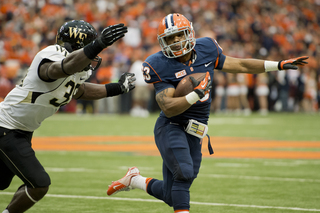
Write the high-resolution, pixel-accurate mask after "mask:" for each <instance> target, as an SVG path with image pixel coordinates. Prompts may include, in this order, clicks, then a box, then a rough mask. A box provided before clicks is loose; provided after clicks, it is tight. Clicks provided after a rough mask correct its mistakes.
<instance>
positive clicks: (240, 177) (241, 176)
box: [199, 174, 320, 183]
mask: <svg viewBox="0 0 320 213" xmlns="http://www.w3.org/2000/svg"><path fill="white" fill-rule="evenodd" d="M199 177H211V178H233V179H248V180H270V181H285V182H286V181H288V182H311V183H320V180H319V179H304V178H286V177H262V176H245V175H225V174H199Z"/></svg>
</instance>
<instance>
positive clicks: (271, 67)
mask: <svg viewBox="0 0 320 213" xmlns="http://www.w3.org/2000/svg"><path fill="white" fill-rule="evenodd" d="M278 64H279V62H277V61H264V70H265V71H266V72H270V71H277V70H278Z"/></svg>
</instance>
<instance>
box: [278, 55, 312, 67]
mask: <svg viewBox="0 0 320 213" xmlns="http://www.w3.org/2000/svg"><path fill="white" fill-rule="evenodd" d="M308 58H309V57H308V56H301V57H298V58H291V59H288V60H281V61H279V63H278V69H279V70H287V69H294V70H296V69H298V67H297V66H296V65H299V66H304V65H305V64H307V63H308V62H306V61H305V60H307V59H308Z"/></svg>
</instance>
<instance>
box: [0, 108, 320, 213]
mask: <svg viewBox="0 0 320 213" xmlns="http://www.w3.org/2000/svg"><path fill="white" fill-rule="evenodd" d="M156 118H157V115H156V114H152V115H151V116H150V117H149V118H132V117H130V116H127V115H83V116H79V115H73V114H56V115H54V116H52V117H51V118H48V119H47V120H46V121H44V122H43V125H42V126H41V127H40V128H39V129H38V130H36V131H35V133H34V138H40V137H52V136H60V137H72V136H79V135H80V136H108V135H109V136H152V134H153V126H154V123H155V121H156ZM209 135H210V136H212V137H226V138H227V137H237V138H239V139H241V138H249V137H250V138H252V139H251V140H255V138H256V139H257V140H262V139H263V140H276V141H300V142H304V143H306V142H313V143H314V144H316V145H317V146H312V147H308V146H305V147H304V146H301V147H295V146H292V148H290V147H289V148H288V147H286V148H285V149H284V150H282V151H288V150H289V151H292V150H297V151H300V152H312V153H314V154H315V155H319V157H320V148H319V144H320V115H319V114H312V115H309V114H279V113H277V114H272V113H271V114H269V115H268V116H260V115H258V114H253V115H251V116H248V117H244V116H231V115H230V116H226V115H215V114H212V115H211V117H210V120H209ZM129 142H130V141H129ZM129 142H128V143H129ZM53 143H54V142H53ZM105 143H108V142H105ZM114 143H116V142H114ZM125 145H126V144H123V146H125ZM75 146H76V145H75ZM214 148H215V147H214ZM215 151H216V156H218V154H219V153H217V152H218V151H219V149H218V150H217V149H215ZM238 151H239V150H238ZM240 151H241V150H240ZM36 153H37V157H38V158H39V160H40V161H41V162H42V164H43V166H44V167H45V169H46V170H47V172H48V173H49V174H50V176H51V181H52V185H51V187H50V190H49V192H48V194H47V195H46V197H45V198H44V199H43V200H41V201H40V202H39V203H37V204H36V205H35V206H34V207H33V208H32V209H30V210H29V211H28V212H31V213H32V212H34V213H38V212H45V213H51V212H62V213H67V212H77V213H78V212H83V213H89V212H90V213H91V212H99V213H100V212H109V213H122V212H123V213H124V212H130V213H160V212H161V213H163V212H173V211H172V209H171V208H170V207H168V206H167V205H166V204H164V203H162V202H160V201H158V200H156V199H155V198H153V197H151V196H149V195H147V194H146V193H145V192H143V191H141V190H137V189H136V190H134V191H130V192H121V193H119V194H116V195H114V196H111V197H108V196H107V195H106V189H107V187H108V184H110V183H111V181H112V180H117V179H119V178H120V177H122V176H123V175H124V174H125V173H126V171H127V168H128V167H131V166H137V167H139V169H140V172H141V174H142V175H143V176H147V177H149V176H150V177H154V178H158V179H161V164H162V161H161V157H160V156H159V155H148V154H139V153H137V152H130V151H125V152H108V151H63V150H59V151H43V150H36ZM216 156H215V155H214V156H212V157H204V158H203V162H202V167H201V170H200V173H199V176H198V178H197V179H196V180H195V181H194V184H193V185H192V187H191V189H190V191H191V210H190V212H198V213H220V212H221V213H233V212H234V213H248V212H250V213H251V212H252V213H258V212H259V213H261V212H262V213H271V212H272V213H274V212H275V213H280V212H281V213H284V212H285V213H286V212H288V213H289V212H320V160H319V158H314V159H312V158H311V159H299V158H296V159H294V158H293V159H286V158H285V157H284V158H277V159H273V158H259V157H257V158H245V157H243V158H236V157H228V158H222V157H216ZM0 175H1V174H0ZM20 185H21V181H20V180H19V179H18V178H14V180H13V182H12V185H11V186H10V187H9V188H8V189H6V190H4V191H0V211H2V210H3V209H4V208H5V207H6V205H7V204H8V202H9V201H10V199H11V197H12V194H13V192H14V191H15V190H16V189H17V188H18V187H19V186H20Z"/></svg>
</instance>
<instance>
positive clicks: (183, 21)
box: [158, 13, 196, 58]
mask: <svg viewBox="0 0 320 213" xmlns="http://www.w3.org/2000/svg"><path fill="white" fill-rule="evenodd" d="M179 32H184V37H185V39H184V40H182V41H179V43H180V46H181V49H179V50H173V49H172V48H171V47H172V46H173V45H175V46H176V45H177V43H174V44H170V45H168V44H167V42H166V37H168V36H171V35H173V34H176V33H179ZM158 41H159V44H160V47H161V49H162V52H163V54H164V55H165V56H167V57H168V58H178V57H181V56H183V55H185V54H187V53H188V52H190V51H191V50H192V49H193V48H194V46H195V45H196V39H195V34H194V30H193V27H192V23H191V22H190V21H189V20H188V19H187V18H186V17H185V16H183V15H181V14H179V13H174V14H169V15H167V16H166V17H164V18H163V19H162V20H161V22H160V23H159V27H158Z"/></svg>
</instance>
